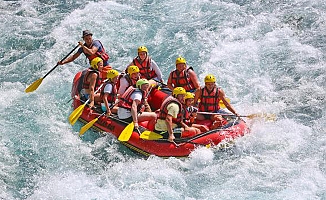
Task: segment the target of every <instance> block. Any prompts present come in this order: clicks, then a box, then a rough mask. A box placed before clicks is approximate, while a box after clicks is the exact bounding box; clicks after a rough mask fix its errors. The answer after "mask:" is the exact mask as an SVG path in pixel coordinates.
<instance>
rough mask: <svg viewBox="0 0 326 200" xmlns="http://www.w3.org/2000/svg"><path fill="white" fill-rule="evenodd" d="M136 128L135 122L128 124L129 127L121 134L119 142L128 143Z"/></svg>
mask: <svg viewBox="0 0 326 200" xmlns="http://www.w3.org/2000/svg"><path fill="white" fill-rule="evenodd" d="M134 128H135V124H134V122H131V123H130V124H128V126H126V128H125V129H123V131H122V132H121V134H120V136H119V138H118V140H119V141H121V142H127V141H128V140H129V139H130V137H131V134H132V132H133V131H134Z"/></svg>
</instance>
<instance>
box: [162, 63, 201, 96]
mask: <svg viewBox="0 0 326 200" xmlns="http://www.w3.org/2000/svg"><path fill="white" fill-rule="evenodd" d="M175 66H176V70H174V71H172V72H171V73H170V75H169V79H168V82H167V85H168V88H169V89H170V90H173V88H176V87H183V88H184V89H185V90H186V91H187V92H195V91H196V90H198V89H200V85H199V81H198V78H197V75H196V73H195V72H194V70H193V69H192V67H187V64H186V59H185V58H183V57H178V58H177V59H176V61H175Z"/></svg>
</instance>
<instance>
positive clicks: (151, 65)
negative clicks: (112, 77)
mask: <svg viewBox="0 0 326 200" xmlns="http://www.w3.org/2000/svg"><path fill="white" fill-rule="evenodd" d="M137 53H138V55H137V57H135V58H134V59H133V60H132V62H131V63H130V64H129V65H128V67H129V66H132V65H135V66H137V67H138V68H139V73H140V77H141V78H146V79H147V80H151V79H153V80H156V81H158V82H161V83H163V79H162V72H161V70H160V68H159V67H158V66H157V64H156V62H155V61H154V60H153V59H152V58H151V57H150V56H149V55H148V49H147V47H145V46H140V47H138V49H137ZM127 70H128V68H127V69H126V72H127Z"/></svg>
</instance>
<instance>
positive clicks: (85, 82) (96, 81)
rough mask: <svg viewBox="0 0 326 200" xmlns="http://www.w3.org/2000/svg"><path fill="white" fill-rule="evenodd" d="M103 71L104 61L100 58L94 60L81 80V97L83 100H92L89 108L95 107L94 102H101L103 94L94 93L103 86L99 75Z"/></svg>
mask: <svg viewBox="0 0 326 200" xmlns="http://www.w3.org/2000/svg"><path fill="white" fill-rule="evenodd" d="M102 69H103V60H102V59H101V58H99V57H96V58H94V59H93V60H92V61H91V67H90V68H88V69H86V70H85V71H84V72H83V73H82V77H81V78H82V79H81V81H82V82H81V84H82V85H81V88H82V89H81V90H80V96H81V99H82V100H84V101H86V100H87V99H90V103H89V107H90V108H92V107H93V106H94V102H101V101H102V99H101V94H100V93H97V94H95V93H94V91H95V90H97V88H98V87H99V86H100V85H101V84H102V81H101V80H100V75H99V73H100V72H101V71H102Z"/></svg>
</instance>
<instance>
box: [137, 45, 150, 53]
mask: <svg viewBox="0 0 326 200" xmlns="http://www.w3.org/2000/svg"><path fill="white" fill-rule="evenodd" d="M140 52H146V53H148V49H147V47H145V46H140V47H138V53H140Z"/></svg>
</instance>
